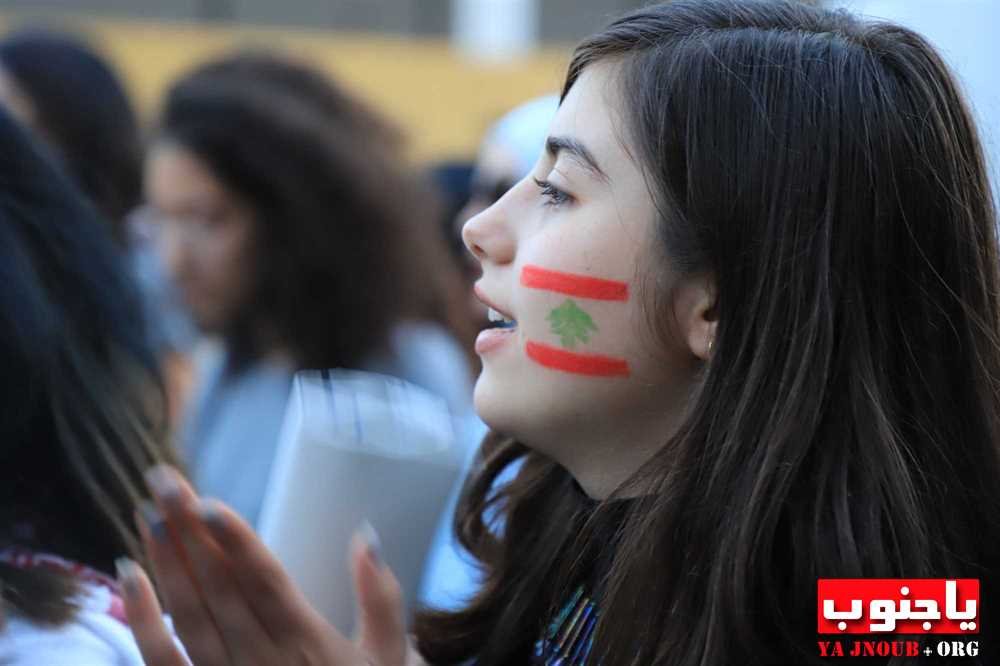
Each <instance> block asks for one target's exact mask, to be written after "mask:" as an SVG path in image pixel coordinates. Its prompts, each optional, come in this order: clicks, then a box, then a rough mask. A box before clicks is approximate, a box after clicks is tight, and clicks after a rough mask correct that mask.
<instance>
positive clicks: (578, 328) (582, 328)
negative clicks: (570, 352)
mask: <svg viewBox="0 0 1000 666" xmlns="http://www.w3.org/2000/svg"><path fill="white" fill-rule="evenodd" d="M545 319H546V321H548V322H549V323H550V324H551V328H552V332H553V333H555V334H556V335H558V336H559V339H560V342H561V344H562V346H563V347H566V348H567V349H572V348H573V347H575V346H576V343H577V342H589V341H590V334H591V332H593V331H596V330H597V325H596V324H594V320H593V319H591V318H590V315H589V314H587V313H586V312H584V311H583V310H582V309H580V306H578V305H577V304H576V303H574V302H573V299H570V298H567V299H566V302H565V303H563V304H562V305H560V306H559V307H557V308H556V309H554V310H553V311H552V312H550V313H549V316H548V317H546V318H545Z"/></svg>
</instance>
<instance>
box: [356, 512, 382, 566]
mask: <svg viewBox="0 0 1000 666" xmlns="http://www.w3.org/2000/svg"><path fill="white" fill-rule="evenodd" d="M358 536H360V537H361V539H362V541H364V542H365V546H366V547H367V549H368V557H370V558H372V562H374V563H375V564H376V565H378V566H382V539H380V538H379V536H378V532H377V531H376V530H375V526H374V525H372V524H371V523H370V522H368V519H367V518H366V519H365V520H363V521H362V522H361V526H360V527H358Z"/></svg>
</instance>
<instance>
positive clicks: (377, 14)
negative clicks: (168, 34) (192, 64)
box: [0, 0, 643, 42]
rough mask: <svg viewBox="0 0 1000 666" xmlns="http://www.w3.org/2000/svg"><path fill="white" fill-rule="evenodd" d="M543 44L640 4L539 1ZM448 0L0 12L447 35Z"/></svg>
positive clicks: (80, 3)
mask: <svg viewBox="0 0 1000 666" xmlns="http://www.w3.org/2000/svg"><path fill="white" fill-rule="evenodd" d="M539 4H540V5H541V16H540V29H541V38H542V40H543V41H546V42H551V41H563V42H574V41H576V40H578V39H580V38H581V37H583V36H585V35H587V34H590V33H591V32H593V31H594V30H595V29H597V28H598V27H600V26H601V25H603V24H604V23H606V22H607V20H608V18H610V17H612V16H615V15H616V14H619V13H621V12H622V11H623V10H624V9H627V8H630V7H635V6H638V5H640V4H643V3H642V2H641V1H640V0H539ZM450 8H451V3H450V0H0V11H16V12H17V13H18V14H27V15H36V14H49V13H52V12H72V13H76V14H79V13H87V14H90V13H93V14H98V15H104V16H113V17H123V18H163V19H175V20H178V19H179V20H211V21H226V22H241V23H256V24H264V25H287V26H305V27H310V28H331V29H340V30H373V31H380V32H389V33H396V34H403V35H437V36H445V35H447V34H448V31H449V26H450V20H449V16H450Z"/></svg>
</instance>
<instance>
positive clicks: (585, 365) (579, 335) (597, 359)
mask: <svg viewBox="0 0 1000 666" xmlns="http://www.w3.org/2000/svg"><path fill="white" fill-rule="evenodd" d="M521 285H522V286H524V287H528V288H530V289H539V290H542V291H548V292H552V293H557V294H564V295H566V296H570V297H576V298H577V299H589V300H598V301H620V302H626V301H628V293H629V290H628V284H626V283H625V282H619V281H617V280H605V279H603V278H595V277H591V276H588V275H578V274H576V273H564V272H562V271H554V270H550V269H547V268H542V267H540V266H531V265H528V266H525V267H524V268H523V269H522V270H521ZM585 307H586V304H584V306H583V307H581V305H580V304H578V303H577V302H576V300H574V299H573V298H567V299H566V300H565V301H563V302H562V304H561V305H559V306H558V307H556V308H554V309H553V310H552V311H551V312H550V313H549V315H548V317H546V320H547V321H548V322H549V324H550V331H551V332H552V334H553V335H554V336H555V337H558V339H559V345H558V346H556V345H553V344H548V343H546V342H542V341H540V340H528V341H527V343H526V346H525V353H526V354H527V355H528V358H530V359H531V360H532V361H534V362H535V363H538V364H539V365H541V366H543V367H546V368H550V369H552V370H560V371H562V372H569V373H573V374H577V375H587V376H591V377H628V376H629V374H630V372H629V367H628V362H627V361H626V360H625V359H623V358H616V357H613V356H605V355H603V354H591V353H584V352H579V351H569V350H573V349H575V348H576V347H577V346H578V345H580V344H586V343H589V342H590V337H591V334H592V333H594V332H596V331H598V325H597V323H595V322H594V320H593V319H592V318H591V316H590V314H589V313H588V312H587V311H586V310H585V309H584V308H585Z"/></svg>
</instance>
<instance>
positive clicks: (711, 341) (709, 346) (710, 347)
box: [708, 338, 715, 356]
mask: <svg viewBox="0 0 1000 666" xmlns="http://www.w3.org/2000/svg"><path fill="white" fill-rule="evenodd" d="M714 343H715V338H712V339H711V340H709V341H708V355H709V356H711V355H712V345H713V344H714Z"/></svg>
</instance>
